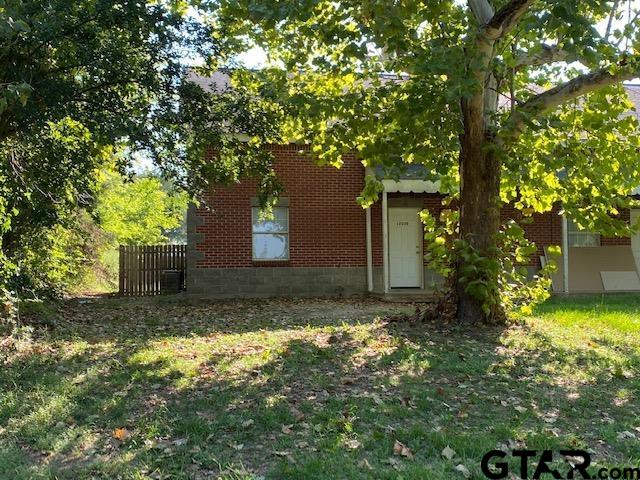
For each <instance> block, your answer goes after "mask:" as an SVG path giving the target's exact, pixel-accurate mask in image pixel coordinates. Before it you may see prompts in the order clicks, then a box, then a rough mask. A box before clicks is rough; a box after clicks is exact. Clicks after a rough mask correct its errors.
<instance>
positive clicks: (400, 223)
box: [398, 222, 409, 226]
mask: <svg viewBox="0 0 640 480" xmlns="http://www.w3.org/2000/svg"><path fill="white" fill-rule="evenodd" d="M400 225H409V222H398V226H400Z"/></svg>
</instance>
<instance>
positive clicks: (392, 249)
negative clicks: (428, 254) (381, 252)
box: [389, 207, 423, 288]
mask: <svg viewBox="0 0 640 480" xmlns="http://www.w3.org/2000/svg"><path fill="white" fill-rule="evenodd" d="M419 212H420V209H419V208H404V207H403V208H389V283H390V286H391V287H392V288H402V287H405V288H411V287H421V286H422V275H423V267H422V265H423V253H422V224H421V222H420V217H419V216H418V213H419Z"/></svg>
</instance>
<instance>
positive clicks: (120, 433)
mask: <svg viewBox="0 0 640 480" xmlns="http://www.w3.org/2000/svg"><path fill="white" fill-rule="evenodd" d="M130 435H131V434H130V433H129V430H127V429H126V428H116V429H115V430H114V431H113V437H114V438H115V439H116V440H120V441H121V442H124V441H125V440H126V439H127V438H129V436H130Z"/></svg>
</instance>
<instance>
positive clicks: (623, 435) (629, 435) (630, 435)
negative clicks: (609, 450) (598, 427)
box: [618, 430, 636, 440]
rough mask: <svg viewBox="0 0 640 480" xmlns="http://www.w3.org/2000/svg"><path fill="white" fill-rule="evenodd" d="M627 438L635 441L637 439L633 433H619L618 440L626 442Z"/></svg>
mask: <svg viewBox="0 0 640 480" xmlns="http://www.w3.org/2000/svg"><path fill="white" fill-rule="evenodd" d="M627 438H630V439H635V438H636V434H635V433H633V432H629V431H627V430H625V431H624V432H620V433H618V440H625V439H627Z"/></svg>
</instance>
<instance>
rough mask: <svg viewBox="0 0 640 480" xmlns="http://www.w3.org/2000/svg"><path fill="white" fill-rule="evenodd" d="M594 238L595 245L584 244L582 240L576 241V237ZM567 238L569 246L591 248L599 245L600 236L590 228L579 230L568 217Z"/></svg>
mask: <svg viewBox="0 0 640 480" xmlns="http://www.w3.org/2000/svg"><path fill="white" fill-rule="evenodd" d="M589 237H591V238H595V239H596V242H595V245H591V244H586V245H585V244H584V243H582V242H576V239H578V238H589ZM567 238H568V240H569V247H576V248H590V247H591V248H592V247H600V246H601V241H602V237H601V236H600V234H599V233H597V232H592V231H591V230H580V229H578V226H577V225H576V224H575V223H574V222H573V221H572V220H571V219H570V218H568V219H567Z"/></svg>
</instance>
